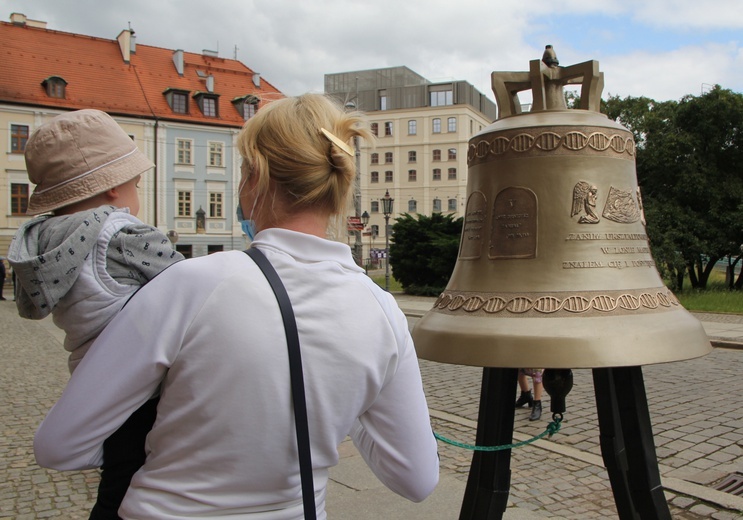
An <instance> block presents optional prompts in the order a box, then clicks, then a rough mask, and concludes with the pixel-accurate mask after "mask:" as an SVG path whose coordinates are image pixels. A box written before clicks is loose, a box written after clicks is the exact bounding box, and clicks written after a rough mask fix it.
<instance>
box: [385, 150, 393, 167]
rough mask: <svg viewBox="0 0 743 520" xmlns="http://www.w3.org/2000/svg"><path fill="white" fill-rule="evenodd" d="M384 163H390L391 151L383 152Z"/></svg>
mask: <svg viewBox="0 0 743 520" xmlns="http://www.w3.org/2000/svg"><path fill="white" fill-rule="evenodd" d="M384 163H385V164H391V163H392V152H384Z"/></svg>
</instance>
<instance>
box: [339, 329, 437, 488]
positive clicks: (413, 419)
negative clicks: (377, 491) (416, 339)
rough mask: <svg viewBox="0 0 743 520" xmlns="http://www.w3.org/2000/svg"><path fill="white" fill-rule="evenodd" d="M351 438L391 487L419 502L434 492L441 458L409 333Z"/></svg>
mask: <svg viewBox="0 0 743 520" xmlns="http://www.w3.org/2000/svg"><path fill="white" fill-rule="evenodd" d="M351 438H352V439H353V441H354V444H355V445H356V447H357V448H358V450H359V452H360V453H361V455H362V456H363V458H364V460H365V461H366V463H367V464H368V465H369V467H370V468H371V469H372V471H373V472H374V474H375V475H376V476H377V478H379V480H381V481H382V482H383V483H384V484H385V485H386V486H387V487H388V488H390V489H391V490H392V491H394V492H395V493H397V494H399V495H401V496H403V497H405V498H407V499H409V500H412V501H415V502H420V501H421V500H423V499H424V498H426V497H427V496H428V495H430V494H431V492H433V490H434V488H435V487H436V484H437V483H438V479H439V458H438V452H437V445H436V439H435V438H434V436H433V432H432V430H431V423H430V418H429V415H428V406H427V404H426V398H425V396H424V394H423V383H422V381H421V376H420V369H419V367H418V360H417V357H416V355H415V349H414V348H413V342H412V338H410V336H409V335H408V336H407V341H406V343H405V346H404V348H403V349H402V352H401V357H400V360H399V363H398V367H397V371H396V373H395V375H394V376H393V378H392V380H391V381H390V382H389V383H388V384H387V385H385V387H384V388H383V389H382V392H381V393H380V394H379V396H378V398H377V400H376V401H375V402H374V404H373V405H372V406H371V407H370V408H369V409H368V410H367V411H366V412H365V413H364V414H363V415H362V416H361V417H360V418H359V421H357V422H356V424H355V425H354V428H353V430H352V431H351Z"/></svg>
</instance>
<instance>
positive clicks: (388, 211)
mask: <svg viewBox="0 0 743 520" xmlns="http://www.w3.org/2000/svg"><path fill="white" fill-rule="evenodd" d="M393 202H395V199H393V198H392V197H390V190H386V191H385V194H384V197H382V213H384V259H385V264H384V266H385V269H386V271H385V273H384V289H385V291H387V292H389V290H390V215H392V203H393Z"/></svg>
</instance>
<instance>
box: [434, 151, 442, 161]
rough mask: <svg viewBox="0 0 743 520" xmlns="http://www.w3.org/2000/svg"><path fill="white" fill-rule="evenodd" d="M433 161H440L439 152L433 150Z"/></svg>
mask: <svg viewBox="0 0 743 520" xmlns="http://www.w3.org/2000/svg"><path fill="white" fill-rule="evenodd" d="M433 160H434V161H440V160H441V150H434V151H433Z"/></svg>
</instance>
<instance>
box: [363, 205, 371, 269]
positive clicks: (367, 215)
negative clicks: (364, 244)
mask: <svg viewBox="0 0 743 520" xmlns="http://www.w3.org/2000/svg"><path fill="white" fill-rule="evenodd" d="M361 224H362V225H363V226H364V229H366V226H367V224H369V213H367V212H366V210H364V212H363V213H362V214H361ZM361 256H362V257H363V256H364V255H363V248H362V254H361ZM369 259H370V260H371V231H369ZM366 265H367V266H368V265H369V262H366ZM368 271H369V269H368V267H367V272H368Z"/></svg>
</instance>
